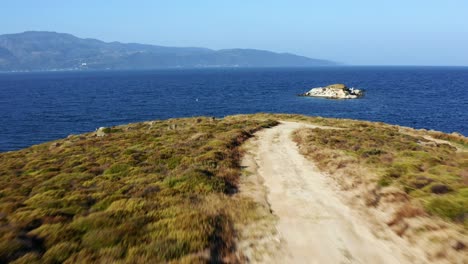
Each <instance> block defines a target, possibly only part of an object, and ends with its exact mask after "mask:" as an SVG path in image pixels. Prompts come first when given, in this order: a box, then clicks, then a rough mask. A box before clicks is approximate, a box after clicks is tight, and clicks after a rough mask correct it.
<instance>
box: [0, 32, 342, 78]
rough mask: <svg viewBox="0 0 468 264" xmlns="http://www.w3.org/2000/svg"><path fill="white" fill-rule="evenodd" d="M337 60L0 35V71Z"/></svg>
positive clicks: (308, 63) (323, 63)
mask: <svg viewBox="0 0 468 264" xmlns="http://www.w3.org/2000/svg"><path fill="white" fill-rule="evenodd" d="M336 64H337V63H335V62H332V61H327V60H319V59H312V58H307V57H303V56H298V55H294V54H289V53H274V52H270V51H264V50H254V49H224V50H211V49H206V48H178V47H163V46H155V45H145V44H137V43H128V44H126V43H120V42H109V43H108V42H103V41H100V40H96V39H82V38H78V37H75V36H73V35H70V34H63V33H56V32H43V31H28V32H24V33H19V34H6V35H0V71H52V70H86V69H89V70H105V69H109V70H127V69H162V68H206V67H308V66H332V65H336Z"/></svg>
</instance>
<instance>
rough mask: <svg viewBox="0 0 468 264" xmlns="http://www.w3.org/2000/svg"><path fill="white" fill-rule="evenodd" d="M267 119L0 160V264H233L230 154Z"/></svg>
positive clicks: (240, 212) (126, 135)
mask: <svg viewBox="0 0 468 264" xmlns="http://www.w3.org/2000/svg"><path fill="white" fill-rule="evenodd" d="M276 124H277V122H276V121H273V120H272V119H268V118H255V117H252V118H250V117H249V118H247V117H243V116H239V117H229V118H225V119H222V120H219V119H213V118H205V117H200V118H187V119H172V120H167V121H152V122H145V123H137V124H130V125H127V126H118V127H113V128H109V129H106V130H105V131H104V133H106V135H105V136H102V137H97V136H96V135H95V133H88V134H83V135H73V136H69V137H68V138H67V139H63V140H58V141H54V142H50V143H45V144H41V145H37V146H33V147H30V148H27V149H23V150H20V151H15V152H7V153H1V154H0V263H5V262H13V263H91V262H100V263H119V262H121V263H155V262H171V261H176V262H190V263H193V262H202V263H204V262H209V261H214V262H219V261H223V260H224V261H226V260H230V261H231V262H235V259H236V256H235V255H234V239H235V237H236V236H235V234H234V232H235V230H234V222H236V223H237V222H240V221H246V220H248V219H251V216H252V215H254V214H253V211H254V210H255V204H254V203H253V202H252V201H247V200H245V199H234V198H233V194H234V193H235V192H236V188H237V184H238V179H239V175H240V166H239V159H240V156H241V153H240V152H239V148H238V146H239V145H240V144H241V143H242V142H243V141H244V140H246V139H247V138H249V137H250V136H251V135H252V133H253V132H255V131H257V130H259V129H261V128H266V127H271V126H274V125H276Z"/></svg>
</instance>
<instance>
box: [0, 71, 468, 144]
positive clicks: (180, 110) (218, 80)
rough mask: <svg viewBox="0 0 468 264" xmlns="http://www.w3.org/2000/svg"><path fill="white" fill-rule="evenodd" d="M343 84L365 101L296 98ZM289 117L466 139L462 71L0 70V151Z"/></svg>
mask: <svg viewBox="0 0 468 264" xmlns="http://www.w3.org/2000/svg"><path fill="white" fill-rule="evenodd" d="M334 83H344V84H346V85H347V86H349V87H355V88H358V89H364V90H365V91H366V94H365V97H363V98H361V99H354V100H330V99H323V98H311V97H299V96H297V95H298V94H301V93H304V92H306V91H308V90H309V89H311V88H313V87H319V86H326V85H329V84H334ZM258 112H267V113H295V114H304V115H310V116H322V117H336V118H351V119H360V120H370V121H381V122H385V123H389V124H396V125H402V126H409V127H414V128H424V129H434V130H439V131H443V132H448V133H451V132H458V133H461V134H463V135H465V136H467V135H468V67H396V66H394V67H383V66H372V67H371V66H366V67H358V66H340V67H317V68H263V69H253V68H218V69H171V70H151V71H96V72H92V71H81V72H36V73H0V124H1V128H0V152H5V151H12V150H18V149H21V148H25V147H28V146H31V145H34V144H39V143H42V142H46V141H51V140H55V139H59V138H63V137H67V136H68V135H70V134H79V133H83V132H90V131H94V130H96V129H97V128H98V127H103V126H105V127H107V126H114V125H119V124H126V123H132V122H140V121H147V120H158V119H167V118H176V117H193V116H214V117H219V118H221V117H224V116H227V115H234V114H248V113H258Z"/></svg>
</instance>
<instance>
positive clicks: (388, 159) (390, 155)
mask: <svg viewBox="0 0 468 264" xmlns="http://www.w3.org/2000/svg"><path fill="white" fill-rule="evenodd" d="M341 127H342V128H343V129H334V130H330V129H303V130H302V131H298V132H296V133H295V140H296V142H298V143H299V145H300V146H301V147H302V148H301V149H302V151H303V153H304V154H306V155H308V156H310V157H312V159H313V160H314V161H316V162H317V164H318V166H319V167H320V168H321V169H323V170H326V171H331V172H333V170H339V169H342V168H345V167H346V166H349V165H350V164H355V165H356V164H357V165H359V166H362V167H364V168H366V169H367V171H370V172H371V173H372V174H373V175H375V176H376V179H377V184H378V185H379V186H381V187H386V186H395V187H398V188H400V189H402V190H404V191H405V192H406V193H407V194H408V195H409V196H410V197H412V198H413V199H415V200H416V201H419V202H420V203H421V204H422V205H423V207H424V209H425V210H426V212H428V213H430V214H433V215H437V216H440V217H442V218H445V219H447V220H450V221H453V222H456V223H461V224H463V225H464V226H465V228H468V149H467V148H466V146H467V140H466V138H464V137H462V136H457V135H447V134H443V133H437V132H422V131H412V132H413V133H412V134H411V135H410V134H408V133H402V132H401V131H400V130H401V128H399V127H396V126H390V125H385V124H379V123H370V122H358V121H348V122H345V121H343V122H342V125H341ZM427 135H431V136H434V137H437V138H441V139H444V140H449V141H450V142H452V143H451V144H446V143H441V142H439V143H438V142H434V141H433V140H428V139H427ZM456 146H457V147H458V148H457V147H456ZM363 179H364V178H363Z"/></svg>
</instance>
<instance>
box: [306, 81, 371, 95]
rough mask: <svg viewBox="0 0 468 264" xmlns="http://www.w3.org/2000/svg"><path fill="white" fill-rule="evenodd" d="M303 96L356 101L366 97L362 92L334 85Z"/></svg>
mask: <svg viewBox="0 0 468 264" xmlns="http://www.w3.org/2000/svg"><path fill="white" fill-rule="evenodd" d="M301 95H302V96H314V97H324V98H330V99H356V98H359V97H361V96H363V95H364V92H363V91H362V90H358V89H354V88H348V87H346V85H344V84H332V85H329V86H326V87H317V88H312V89H311V90H310V91H308V92H306V93H304V94H301Z"/></svg>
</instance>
